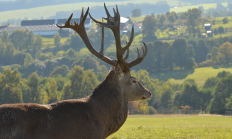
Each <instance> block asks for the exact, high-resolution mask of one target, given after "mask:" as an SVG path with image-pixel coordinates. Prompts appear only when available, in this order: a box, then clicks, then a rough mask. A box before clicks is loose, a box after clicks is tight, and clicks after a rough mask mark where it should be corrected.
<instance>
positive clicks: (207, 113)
mask: <svg viewBox="0 0 232 139" xmlns="http://www.w3.org/2000/svg"><path fill="white" fill-rule="evenodd" d="M105 3H106V5H107V7H108V9H109V11H110V14H112V15H113V8H115V7H116V4H117V5H118V7H119V12H120V15H121V16H122V17H125V18H127V19H129V20H128V23H126V24H124V23H123V25H125V26H124V27H123V29H122V30H121V31H122V32H123V33H122V35H121V40H122V44H124V45H125V44H126V40H129V38H130V33H131V27H132V26H131V25H132V24H134V26H136V27H137V32H136V33H135V35H134V41H133V43H132V46H131V47H130V57H129V58H128V61H131V60H133V59H135V58H136V57H137V49H136V48H139V49H141V46H142V41H144V42H146V44H147V47H148V54H147V56H146V58H145V59H144V61H143V62H142V63H141V64H139V65H138V66H135V67H134V68H132V69H131V73H132V75H134V76H135V77H136V78H137V79H138V80H139V82H140V83H141V84H143V85H144V86H145V87H146V88H148V89H149V90H150V91H151V92H152V98H150V99H149V100H146V101H138V102H131V103H130V104H129V114H130V115H129V118H128V119H127V121H126V123H125V124H124V125H123V127H122V128H121V129H120V130H119V131H118V132H117V133H115V134H113V135H111V136H110V137H109V138H114V139H118V138H120V139H121V138H123V139H126V138H128V139H129V138H133V139H135V138H138V139H140V138H147V139H150V138H215V139H216V138H217V139H218V138H228V139H229V138H232V125H231V124H229V123H232V119H231V116H232V0H163V1H161V0H142V1H141V0H120V1H115V0H106V1H105ZM103 6H104V2H102V1H101V0H88V1H86V0H66V1H61V0H49V1H45V0H37V1H34V0H0V17H1V18H0V104H7V103H40V104H48V103H53V102H56V101H60V100H65V99H78V98H82V97H85V96H87V95H89V94H91V92H92V91H93V89H94V88H95V87H96V86H97V85H98V84H99V83H100V82H101V81H102V80H104V78H105V76H106V74H107V73H108V71H109V70H110V68H111V66H109V65H107V64H106V63H104V62H102V61H100V60H99V59H96V58H95V57H94V56H93V55H92V54H91V53H90V52H89V51H88V49H87V48H86V47H85V45H84V43H83V42H82V40H81V38H80V37H79V36H78V35H77V33H73V32H70V31H68V30H59V29H57V33H56V34H55V35H46V36H44V35H39V34H38V35H37V34H35V31H33V29H32V30H28V29H26V30H25V29H15V30H12V31H11V30H10V29H9V28H20V27H22V21H27V20H38V21H39V20H48V19H67V18H68V17H69V16H70V14H71V13H74V16H73V17H74V18H79V16H80V15H81V10H82V7H84V10H86V9H87V8H88V7H90V14H91V15H92V16H93V17H94V18H96V19H98V20H99V21H101V20H102V17H104V16H106V14H105V11H104V7H103ZM88 18H89V17H88ZM51 26H55V25H51ZM34 29H35V30H36V28H34ZM37 30H38V29H37ZM104 32H105V55H107V56H108V57H110V58H112V59H116V57H115V53H116V52H115V41H114V36H113V33H112V32H111V31H110V30H109V29H106V28H105V31H104ZM87 34H88V36H89V39H90V41H91V43H92V45H93V46H94V48H95V49H97V50H99V49H100V44H101V28H100V27H98V26H97V25H96V24H94V23H93V22H91V27H90V28H88V31H87Z"/></svg>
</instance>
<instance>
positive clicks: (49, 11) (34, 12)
mask: <svg viewBox="0 0 232 139" xmlns="http://www.w3.org/2000/svg"><path fill="white" fill-rule="evenodd" d="M158 1H160V0H142V1H141V0H128V1H114V2H106V5H108V6H109V5H116V4H117V5H126V4H128V3H135V4H136V3H151V4H155V3H156V2H158ZM166 1H167V2H168V4H169V5H171V6H175V5H177V4H178V0H166ZM94 6H103V2H81V3H72V4H62V5H53V6H44V7H37V8H31V9H21V10H13V11H6V12H0V17H1V18H0V22H4V21H7V20H8V19H13V18H15V19H18V18H21V19H24V18H25V17H27V18H28V19H32V18H39V19H40V18H41V17H43V18H48V17H50V16H53V15H55V14H56V12H58V11H73V10H78V9H81V8H82V7H85V9H86V8H87V7H90V12H91V7H94Z"/></svg>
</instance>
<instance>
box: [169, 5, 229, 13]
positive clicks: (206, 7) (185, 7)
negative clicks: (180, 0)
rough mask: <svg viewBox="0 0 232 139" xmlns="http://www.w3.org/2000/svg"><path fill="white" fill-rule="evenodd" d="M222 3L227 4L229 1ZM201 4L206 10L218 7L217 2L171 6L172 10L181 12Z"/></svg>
mask: <svg viewBox="0 0 232 139" xmlns="http://www.w3.org/2000/svg"><path fill="white" fill-rule="evenodd" d="M222 5H224V6H227V3H222ZM199 6H203V7H204V10H208V9H209V8H216V6H217V4H216V3H212V4H200V5H191V6H183V7H175V8H171V9H170V11H171V12H172V11H175V12H176V13H179V12H185V11H187V10H188V9H191V8H198V7H199Z"/></svg>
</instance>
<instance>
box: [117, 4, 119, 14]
mask: <svg viewBox="0 0 232 139" xmlns="http://www.w3.org/2000/svg"><path fill="white" fill-rule="evenodd" d="M116 10H117V13H118V14H119V12H118V5H116Z"/></svg>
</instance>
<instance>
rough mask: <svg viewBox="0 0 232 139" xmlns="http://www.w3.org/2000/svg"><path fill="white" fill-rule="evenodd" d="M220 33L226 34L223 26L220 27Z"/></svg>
mask: <svg viewBox="0 0 232 139" xmlns="http://www.w3.org/2000/svg"><path fill="white" fill-rule="evenodd" d="M218 33H219V34H223V33H225V31H224V28H223V27H222V26H220V27H218Z"/></svg>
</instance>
